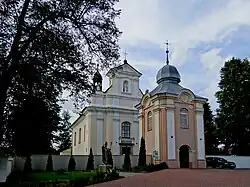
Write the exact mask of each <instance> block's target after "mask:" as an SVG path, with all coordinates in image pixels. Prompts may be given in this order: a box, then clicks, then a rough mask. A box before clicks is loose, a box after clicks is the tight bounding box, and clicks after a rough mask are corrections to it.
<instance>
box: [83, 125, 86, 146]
mask: <svg viewBox="0 0 250 187" xmlns="http://www.w3.org/2000/svg"><path fill="white" fill-rule="evenodd" d="M85 138H86V125H84V127H83V141H84V142H85Z"/></svg>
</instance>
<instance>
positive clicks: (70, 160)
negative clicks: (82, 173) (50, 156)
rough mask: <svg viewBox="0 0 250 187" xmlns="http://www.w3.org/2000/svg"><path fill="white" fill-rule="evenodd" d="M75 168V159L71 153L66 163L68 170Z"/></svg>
mask: <svg viewBox="0 0 250 187" xmlns="http://www.w3.org/2000/svg"><path fill="white" fill-rule="evenodd" d="M75 170H76V161H75V158H74V157H73V155H71V156H70V158H69V164H68V171H75Z"/></svg>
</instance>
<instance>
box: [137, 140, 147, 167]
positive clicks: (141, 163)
mask: <svg viewBox="0 0 250 187" xmlns="http://www.w3.org/2000/svg"><path fill="white" fill-rule="evenodd" d="M146 163H147V160H146V145H145V140H144V138H143V137H141V144H140V151H139V159H138V166H145V165H146Z"/></svg>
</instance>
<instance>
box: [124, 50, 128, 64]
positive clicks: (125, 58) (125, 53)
mask: <svg viewBox="0 0 250 187" xmlns="http://www.w3.org/2000/svg"><path fill="white" fill-rule="evenodd" d="M127 55H128V53H127V50H126V49H125V51H124V63H125V64H126V63H127V62H128V61H127Z"/></svg>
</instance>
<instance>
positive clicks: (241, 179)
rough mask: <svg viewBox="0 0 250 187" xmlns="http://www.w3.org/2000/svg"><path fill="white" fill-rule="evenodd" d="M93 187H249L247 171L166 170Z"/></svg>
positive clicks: (248, 173) (249, 181)
mask: <svg viewBox="0 0 250 187" xmlns="http://www.w3.org/2000/svg"><path fill="white" fill-rule="evenodd" d="M94 186H95V187H132V186H136V187H250V171H249V170H215V169H168V170H163V171H159V172H154V173H147V174H140V175H135V176H133V177H127V178H124V179H120V180H116V181H111V182H107V183H102V184H96V185H94Z"/></svg>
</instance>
